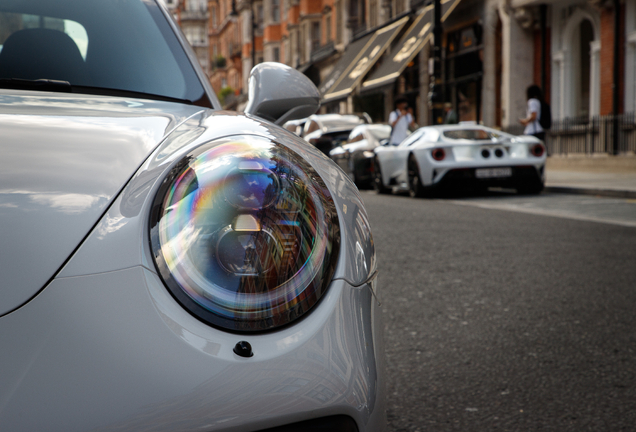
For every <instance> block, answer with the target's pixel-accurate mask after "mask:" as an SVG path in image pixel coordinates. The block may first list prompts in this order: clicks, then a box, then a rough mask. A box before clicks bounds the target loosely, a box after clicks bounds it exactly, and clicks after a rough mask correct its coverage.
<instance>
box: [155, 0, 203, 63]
mask: <svg viewBox="0 0 636 432" xmlns="http://www.w3.org/2000/svg"><path fill="white" fill-rule="evenodd" d="M163 1H164V4H165V5H166V7H167V8H168V10H169V11H170V12H171V13H172V16H173V18H174V19H175V21H176V22H177V23H178V24H179V27H181V30H182V31H183V34H184V35H185V37H186V39H188V42H190V45H191V46H192V48H193V49H194V52H195V53H196V56H197V58H198V59H199V63H200V64H201V67H202V68H203V70H204V71H205V73H206V74H209V72H210V58H209V48H208V47H209V36H208V20H209V15H208V0H163Z"/></svg>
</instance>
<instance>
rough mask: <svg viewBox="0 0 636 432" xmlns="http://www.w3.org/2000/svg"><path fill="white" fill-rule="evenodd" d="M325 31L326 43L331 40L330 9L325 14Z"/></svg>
mask: <svg viewBox="0 0 636 432" xmlns="http://www.w3.org/2000/svg"><path fill="white" fill-rule="evenodd" d="M325 33H326V35H325V36H326V41H327V43H329V42H331V41H332V40H333V39H332V38H331V11H329V12H327V14H326V15H325Z"/></svg>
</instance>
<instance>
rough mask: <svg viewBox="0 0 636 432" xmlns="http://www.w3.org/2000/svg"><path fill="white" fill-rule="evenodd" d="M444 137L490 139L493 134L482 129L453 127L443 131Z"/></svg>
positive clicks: (476, 139) (472, 139)
mask: <svg viewBox="0 0 636 432" xmlns="http://www.w3.org/2000/svg"><path fill="white" fill-rule="evenodd" d="M444 137H445V138H449V139H455V140H470V141H483V140H491V139H493V136H492V135H491V134H490V133H489V132H487V131H485V130H483V129H453V130H447V131H444Z"/></svg>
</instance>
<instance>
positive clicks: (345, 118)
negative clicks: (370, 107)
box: [303, 114, 370, 156]
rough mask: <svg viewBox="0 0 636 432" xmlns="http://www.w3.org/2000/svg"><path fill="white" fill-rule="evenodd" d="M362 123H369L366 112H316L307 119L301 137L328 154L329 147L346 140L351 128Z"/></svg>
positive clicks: (331, 147)
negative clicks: (362, 113)
mask: <svg viewBox="0 0 636 432" xmlns="http://www.w3.org/2000/svg"><path fill="white" fill-rule="evenodd" d="M364 123H370V118H369V116H368V115H366V114H365V115H356V114H346V115H341V114H316V115H312V116H310V117H309V118H308V119H307V122H306V123H305V129H304V130H303V138H305V141H308V142H309V143H310V144H312V145H313V146H314V147H316V148H317V149H318V150H320V151H321V152H323V153H324V154H326V155H327V156H329V152H330V151H331V149H333V148H334V147H336V146H338V145H341V144H342V143H344V142H346V141H347V139H348V138H349V134H350V133H351V131H352V130H353V128H355V127H356V126H358V125H359V124H364Z"/></svg>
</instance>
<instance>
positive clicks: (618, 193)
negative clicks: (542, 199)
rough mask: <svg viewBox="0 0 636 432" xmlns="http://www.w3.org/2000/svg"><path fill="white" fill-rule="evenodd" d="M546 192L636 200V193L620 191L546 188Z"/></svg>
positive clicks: (563, 187)
mask: <svg viewBox="0 0 636 432" xmlns="http://www.w3.org/2000/svg"><path fill="white" fill-rule="evenodd" d="M543 190H544V191H546V192H552V193H567V194H576V195H596V196H604V197H610V198H634V199H636V191H628V190H618V189H596V188H582V187H568V186H545V187H544V188H543Z"/></svg>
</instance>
